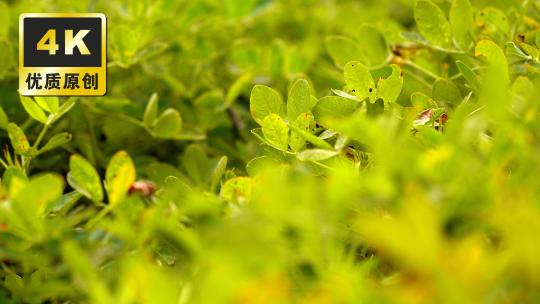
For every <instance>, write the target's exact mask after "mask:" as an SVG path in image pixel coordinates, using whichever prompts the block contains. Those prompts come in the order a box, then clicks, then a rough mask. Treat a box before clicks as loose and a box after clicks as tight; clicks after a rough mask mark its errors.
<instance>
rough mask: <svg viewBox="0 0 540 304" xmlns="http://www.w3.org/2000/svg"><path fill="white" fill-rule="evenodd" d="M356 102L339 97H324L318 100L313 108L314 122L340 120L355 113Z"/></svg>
mask: <svg viewBox="0 0 540 304" xmlns="http://www.w3.org/2000/svg"><path fill="white" fill-rule="evenodd" d="M357 106H358V102H357V101H354V100H351V99H347V98H343V97H340V96H326V97H323V98H321V99H319V102H318V103H317V105H316V106H315V107H314V108H313V115H314V116H315V120H316V121H325V120H327V119H332V118H342V117H346V116H349V115H351V114H352V113H354V111H356V107H357Z"/></svg>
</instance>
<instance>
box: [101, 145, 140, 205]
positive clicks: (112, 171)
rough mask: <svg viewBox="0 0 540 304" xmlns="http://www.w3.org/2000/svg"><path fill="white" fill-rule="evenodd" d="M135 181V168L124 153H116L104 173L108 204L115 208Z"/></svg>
mask: <svg viewBox="0 0 540 304" xmlns="http://www.w3.org/2000/svg"><path fill="white" fill-rule="evenodd" d="M134 181H135V166H134V165H133V161H132V160H131V157H129V155H128V154H127V152H126V151H119V152H117V153H116V154H115V155H114V156H113V158H112V159H111V161H110V162H109V165H108V166H107V170H106V172H105V186H106V189H107V194H108V198H109V204H110V205H111V206H115V205H117V204H118V203H120V202H121V201H122V200H123V199H124V197H125V195H126V193H127V191H128V189H129V187H130V186H131V185H132V184H133V182H134Z"/></svg>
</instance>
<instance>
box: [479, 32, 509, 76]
mask: <svg viewBox="0 0 540 304" xmlns="http://www.w3.org/2000/svg"><path fill="white" fill-rule="evenodd" d="M475 55H476V56H482V57H484V58H486V60H487V62H488V63H489V64H490V65H491V66H493V67H494V68H495V69H497V70H499V71H500V72H501V73H503V74H502V76H503V77H504V79H508V61H507V60H506V56H504V52H503V51H502V49H501V48H500V47H499V46H498V45H497V44H495V42H493V41H490V40H482V41H480V42H478V44H477V45H476V50H475Z"/></svg>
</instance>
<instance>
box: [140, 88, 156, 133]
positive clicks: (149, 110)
mask: <svg viewBox="0 0 540 304" xmlns="http://www.w3.org/2000/svg"><path fill="white" fill-rule="evenodd" d="M158 102H159V97H158V94H157V93H153V94H152V96H150V99H149V100H148V103H147V104H146V109H145V110H144V116H143V122H144V124H145V125H146V126H147V127H148V128H150V127H152V126H153V124H154V122H155V120H156V118H157V114H158Z"/></svg>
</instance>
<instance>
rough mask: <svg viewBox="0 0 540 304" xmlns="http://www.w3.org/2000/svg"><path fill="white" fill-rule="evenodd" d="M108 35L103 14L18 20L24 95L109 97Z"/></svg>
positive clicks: (20, 83) (44, 16) (20, 74)
mask: <svg viewBox="0 0 540 304" xmlns="http://www.w3.org/2000/svg"><path fill="white" fill-rule="evenodd" d="M106 35H107V25H106V18H105V15H103V14H22V15H21V16H20V19H19V91H20V92H21V94H22V95H27V96H35V95H37V96H40V95H56V96H92V95H93V96H102V95H105V92H106V91H107V88H106V84H107V72H106V67H107V65H106V63H107V60H106V55H107V53H106V42H107V38H106V37H107V36H106Z"/></svg>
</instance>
